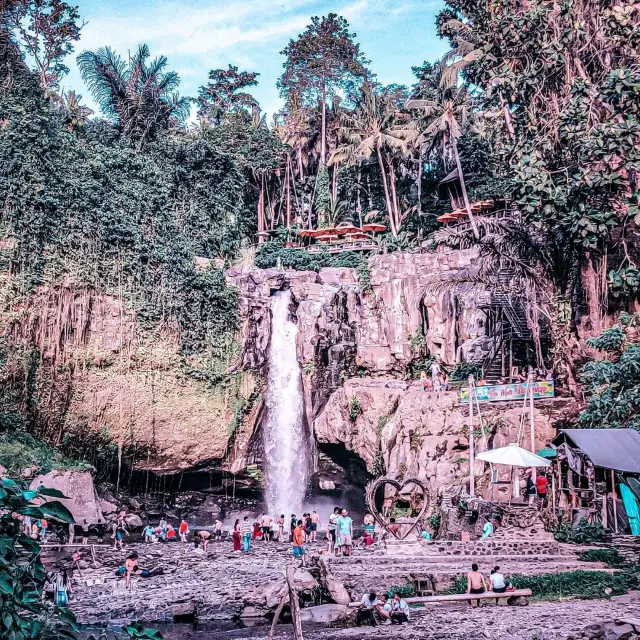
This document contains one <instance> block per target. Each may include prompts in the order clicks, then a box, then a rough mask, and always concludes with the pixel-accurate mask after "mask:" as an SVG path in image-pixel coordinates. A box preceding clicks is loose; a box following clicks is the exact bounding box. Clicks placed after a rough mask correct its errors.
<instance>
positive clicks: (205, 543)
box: [198, 529, 211, 553]
mask: <svg viewBox="0 0 640 640" xmlns="http://www.w3.org/2000/svg"><path fill="white" fill-rule="evenodd" d="M198 537H199V538H200V540H201V542H202V550H203V551H204V552H205V553H206V551H207V548H208V547H209V540H210V539H211V533H209V532H208V531H205V530H204V529H203V530H202V531H198Z"/></svg>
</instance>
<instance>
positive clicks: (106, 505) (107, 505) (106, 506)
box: [98, 498, 118, 516]
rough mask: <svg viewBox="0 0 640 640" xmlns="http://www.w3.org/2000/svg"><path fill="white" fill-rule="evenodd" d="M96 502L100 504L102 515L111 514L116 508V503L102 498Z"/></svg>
mask: <svg viewBox="0 0 640 640" xmlns="http://www.w3.org/2000/svg"><path fill="white" fill-rule="evenodd" d="M98 504H99V505H100V510H101V511H102V515H105V516H108V515H111V514H112V513H115V512H116V511H117V510H118V507H117V505H115V504H113V502H109V501H108V500H103V499H102V498H100V499H99V501H98Z"/></svg>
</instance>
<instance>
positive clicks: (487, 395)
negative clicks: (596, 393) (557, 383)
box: [460, 380, 555, 402]
mask: <svg viewBox="0 0 640 640" xmlns="http://www.w3.org/2000/svg"><path fill="white" fill-rule="evenodd" d="M531 384H533V397H534V398H553V397H554V395H555V393H554V386H553V380H541V381H539V382H533V383H531ZM527 385H528V383H527V382H518V383H516V384H498V385H492V386H485V387H474V389H475V393H474V397H476V398H477V399H478V402H500V401H503V400H522V399H523V398H524V397H525V394H526V392H527ZM460 402H469V387H464V388H462V389H460Z"/></svg>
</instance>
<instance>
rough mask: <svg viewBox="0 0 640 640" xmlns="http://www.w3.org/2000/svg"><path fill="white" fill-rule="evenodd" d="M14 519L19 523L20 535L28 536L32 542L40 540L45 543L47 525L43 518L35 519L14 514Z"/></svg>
mask: <svg viewBox="0 0 640 640" xmlns="http://www.w3.org/2000/svg"><path fill="white" fill-rule="evenodd" d="M15 517H16V519H17V520H18V521H19V522H20V523H21V529H22V533H24V535H25V536H29V538H31V539H32V540H40V542H42V543H44V542H46V541H47V529H48V527H49V523H48V522H47V520H46V519H45V518H40V519H35V518H32V517H31V516H24V515H22V514H15Z"/></svg>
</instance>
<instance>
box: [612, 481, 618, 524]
mask: <svg viewBox="0 0 640 640" xmlns="http://www.w3.org/2000/svg"><path fill="white" fill-rule="evenodd" d="M611 495H612V496H613V529H614V531H615V532H616V533H618V496H617V495H616V474H615V472H614V470H613V469H611Z"/></svg>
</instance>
